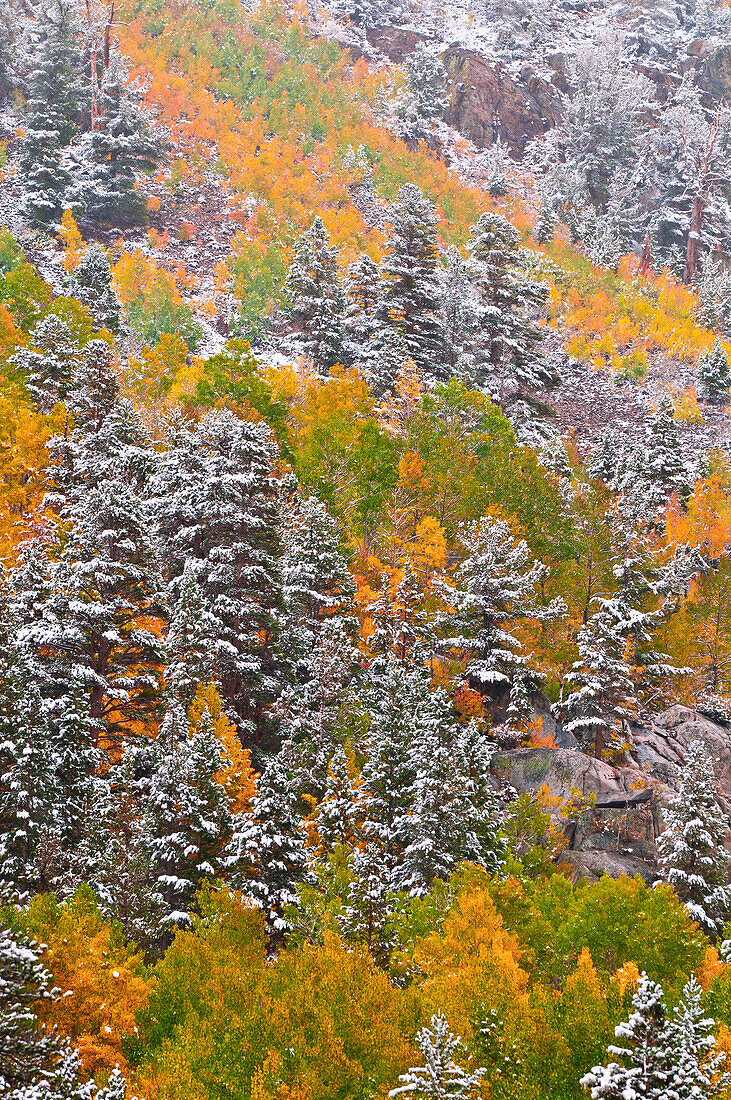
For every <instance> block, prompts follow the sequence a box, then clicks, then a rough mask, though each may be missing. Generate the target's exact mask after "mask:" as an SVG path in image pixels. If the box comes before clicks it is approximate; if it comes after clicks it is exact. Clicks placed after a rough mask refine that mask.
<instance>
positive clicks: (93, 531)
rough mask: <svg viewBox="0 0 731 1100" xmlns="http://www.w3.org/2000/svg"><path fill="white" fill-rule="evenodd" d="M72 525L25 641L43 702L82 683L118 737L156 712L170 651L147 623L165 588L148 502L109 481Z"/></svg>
mask: <svg viewBox="0 0 731 1100" xmlns="http://www.w3.org/2000/svg"><path fill="white" fill-rule="evenodd" d="M97 438H98V437H97ZM69 516H70V518H71V519H72V520H73V522H74V527H73V530H72V531H71V532H70V536H69V538H68V541H67V543H66V545H65V547H64V550H63V553H62V556H61V560H60V561H59V562H58V563H57V564H56V563H54V564H53V565H52V566H51V568H50V572H51V573H52V574H53V584H52V586H51V587H50V591H49V592H48V593H47V595H46V596H45V598H44V600H43V602H42V604H41V606H40V607H39V609H38V612H39V613H38V614H37V615H36V616H35V618H34V619H33V621H29V622H27V623H25V624H24V625H23V626H22V627H21V629H20V632H19V639H20V641H21V643H22V645H23V646H25V647H27V648H28V650H29V651H30V652H32V653H33V655H34V663H35V669H36V674H37V676H38V677H39V680H40V683H41V689H42V692H43V694H44V695H45V696H47V697H48V698H51V699H56V700H58V699H59V698H61V697H63V696H65V695H67V694H69V693H72V692H73V691H74V689H75V687H76V686H77V685H78V684H79V683H80V682H81V683H82V684H83V685H84V687H85V689H86V692H87V694H88V699H89V715H90V717H91V719H92V720H93V721H94V722H95V723H97V725H98V724H99V723H101V722H104V723H105V724H106V726H107V729H108V731H109V732H111V733H113V732H114V731H115V730H116V728H117V726H118V724H119V721H120V719H121V718H122V717H124V718H126V719H128V720H129V719H130V718H132V717H133V716H136V717H142V716H143V715H149V714H150V713H151V712H153V711H154V710H155V708H156V705H157V703H156V695H157V691H158V683H159V676H160V673H161V671H162V662H163V653H164V650H163V646H162V643H161V641H160V638H159V636H158V635H157V634H156V633H155V632H154V631H153V630H152V629H150V627H149V626H147V625H146V622H147V621H149V620H151V619H152V620H154V619H158V620H159V619H160V616H161V615H162V614H163V613H164V606H163V603H162V581H161V578H160V574H159V567H158V563H157V557H156V553H155V549H154V547H153V544H152V540H151V536H150V531H149V526H148V523H147V519H146V516H145V514H144V511H143V508H142V505H141V502H140V501H139V499H138V498H137V497H136V496H135V494H134V493H132V492H131V491H130V489H129V488H128V487H127V486H126V485H125V484H124V483H123V482H121V481H116V480H108V481H103V482H102V483H101V484H100V485H98V486H97V487H95V488H93V489H91V490H90V491H89V492H88V493H87V494H86V495H85V498H84V500H83V502H79V503H78V504H74V505H73V507H72V508H71V509H70V511H69Z"/></svg>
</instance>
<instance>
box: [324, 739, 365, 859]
mask: <svg viewBox="0 0 731 1100" xmlns="http://www.w3.org/2000/svg"><path fill="white" fill-rule="evenodd" d="M353 771H354V769H353V767H352V765H351V762H350V761H349V759H348V755H347V754H346V752H345V749H344V748H343V746H342V745H338V747H337V748H336V750H335V752H334V753H333V755H332V759H331V760H330V763H329V765H328V769H327V780H326V783H325V794H324V796H323V798H322V799H321V801H320V802H319V804H318V807H317V810H316V812H315V814H314V816H313V824H314V827H315V831H316V834H317V842H318V847H319V852H320V853H329V852H332V851H333V849H334V848H335V846H336V845H339V846H340V847H341V848H345V847H346V846H347V847H350V848H353V847H354V846H355V843H354V842H355V839H356V836H357V835H358V833H359V832H360V829H361V828H362V818H363V812H364V809H365V799H364V797H363V795H362V793H361V782H360V778H359V777H358V776H357V775H356V774H351V772H353Z"/></svg>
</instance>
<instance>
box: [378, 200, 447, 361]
mask: <svg viewBox="0 0 731 1100" xmlns="http://www.w3.org/2000/svg"><path fill="white" fill-rule="evenodd" d="M389 220H390V222H391V227H392V237H391V246H390V250H389V253H388V255H387V256H386V259H385V260H384V263H383V274H384V279H385V299H384V316H383V320H384V325H385V326H386V327H391V328H393V329H394V330H395V331H396V332H397V333H398V334H399V335H400V336H401V338H402V340H403V343H404V350H405V351H406V353H407V357H408V358H410V359H413V361H414V363H416V366H417V367H418V368H419V370H422V371H424V372H425V374H427V375H428V376H430V377H440V375H442V374H443V369H444V368H443V363H444V334H443V330H442V322H441V316H440V313H441V288H440V279H439V272H438V267H439V249H438V245H437V216H436V211H435V209H434V206H433V204H432V203H431V202H430V201H429V200H428V199H427V198H425V197H424V195H423V194H422V192H421V191H420V190H419V188H418V187H416V186H415V185H414V184H412V183H407V184H405V185H404V186H403V187H402V188H401V190H400V191H399V196H398V201H397V202H396V203H395V204H394V206H392V207H391V212H390V215H389ZM401 365H402V364H399V366H401ZM394 377H395V376H394Z"/></svg>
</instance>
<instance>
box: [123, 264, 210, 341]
mask: <svg viewBox="0 0 731 1100" xmlns="http://www.w3.org/2000/svg"><path fill="white" fill-rule="evenodd" d="M127 324H128V326H129V329H130V332H131V333H132V334H133V335H134V336H135V337H136V339H137V340H138V341H139V342H140V343H141V344H146V345H148V346H149V347H155V345H156V344H157V343H158V342H159V340H160V337H161V336H162V335H163V333H168V334H170V335H178V336H180V337H182V339H183V340H184V341H185V343H186V344H187V345H188V348H189V349H190V351H195V350H196V348H197V347H198V346H199V344H200V342H201V340H202V339H203V329H202V328H201V326H200V325H199V324H198V323H197V322H196V321H195V320H194V317H193V310H192V309H191V308H190V306H189V305H188V304H187V303H186V302H176V301H175V300H174V298H173V296H172V295H171V294H170V290H169V287H168V285H167V284H166V283H165V282H164V281H162V280H158V281H156V282H155V283H153V285H152V286H151V287H150V289H149V291H148V293H146V294H145V295H140V296H139V297H138V298H136V299H135V300H134V301H133V302H131V303H130V305H129V306H128V307H127Z"/></svg>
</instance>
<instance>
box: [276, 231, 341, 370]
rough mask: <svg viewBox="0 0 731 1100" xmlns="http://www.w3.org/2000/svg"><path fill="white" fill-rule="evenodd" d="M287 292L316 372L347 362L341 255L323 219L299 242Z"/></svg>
mask: <svg viewBox="0 0 731 1100" xmlns="http://www.w3.org/2000/svg"><path fill="white" fill-rule="evenodd" d="M285 292H286V294H287V297H288V299H289V302H290V304H291V314H292V318H293V320H294V321H295V322H296V324H297V325H298V326H299V327H300V328H301V329H302V332H303V341H302V342H303V347H304V349H305V351H306V353H307V354H308V355H309V356H310V358H311V359H312V363H313V366H314V368H315V370H316V371H318V372H320V373H325V372H327V371H328V370H329V369H330V367H332V366H334V365H335V363H339V362H342V360H343V310H344V298H343V291H342V287H341V285H340V275H339V273H338V252H337V249H336V248H334V247H333V246H332V245H331V244H330V241H329V237H328V235H327V230H326V229H325V226H324V225H323V222H322V219H321V218H320V217H316V218H315V219H314V221H313V223H312V225H311V226H310V228H309V229H308V230H307V232H306V233H304V234H303V235H302V236H301V237H300V239H299V241H298V244H297V248H296V250H295V254H294V259H293V261H292V263H291V265H290V267H289V271H288V272H287V282H286V286H285Z"/></svg>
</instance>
